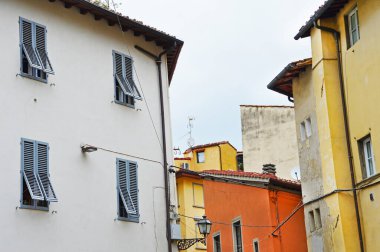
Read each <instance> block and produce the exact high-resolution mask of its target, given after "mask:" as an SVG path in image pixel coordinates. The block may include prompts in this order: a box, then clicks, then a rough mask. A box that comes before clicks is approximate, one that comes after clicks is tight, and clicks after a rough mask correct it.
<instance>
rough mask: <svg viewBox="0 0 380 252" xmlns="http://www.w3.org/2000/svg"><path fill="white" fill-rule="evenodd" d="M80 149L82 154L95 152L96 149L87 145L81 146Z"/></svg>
mask: <svg viewBox="0 0 380 252" xmlns="http://www.w3.org/2000/svg"><path fill="white" fill-rule="evenodd" d="M80 148H81V149H82V152H83V153H86V152H94V151H97V150H98V148H96V147H95V146H91V145H88V144H82V145H81V146H80Z"/></svg>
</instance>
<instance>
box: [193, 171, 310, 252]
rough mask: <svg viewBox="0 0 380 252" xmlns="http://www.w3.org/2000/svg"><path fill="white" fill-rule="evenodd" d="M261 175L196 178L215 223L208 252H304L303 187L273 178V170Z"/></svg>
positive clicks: (215, 174)
mask: <svg viewBox="0 0 380 252" xmlns="http://www.w3.org/2000/svg"><path fill="white" fill-rule="evenodd" d="M263 170H264V171H263V173H255V172H241V171H220V170H219V171H218V170H210V171H203V172H202V173H200V175H201V177H203V186H204V202H205V211H206V215H207V218H208V219H209V220H210V221H211V222H212V223H213V225H212V229H211V233H210V235H209V236H208V238H207V251H209V252H220V251H223V252H224V251H228V252H258V251H265V252H272V251H273V252H275V251H281V252H286V251H289V252H294V251H297V252H302V251H307V244H306V232H305V224H304V214H303V207H301V206H302V197H301V185H300V184H299V183H298V182H295V181H290V180H285V179H281V178H278V177H277V176H275V167H274V166H273V165H269V166H265V167H264V168H263ZM295 209H298V211H296V212H295V214H294V215H292V213H293V211H294V210H295ZM291 215H292V216H291ZM289 216H291V218H289V220H288V221H286V220H287V218H288V217H289ZM282 222H284V223H282ZM274 231H275V232H274ZM272 233H273V234H272Z"/></svg>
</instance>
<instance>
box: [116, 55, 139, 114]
mask: <svg viewBox="0 0 380 252" xmlns="http://www.w3.org/2000/svg"><path fill="white" fill-rule="evenodd" d="M113 60H114V85H115V101H116V102H117V103H119V104H124V105H128V106H131V107H133V106H134V104H135V99H137V100H142V98H141V95H140V92H139V91H138V89H137V87H136V85H135V82H134V80H133V60H132V59H131V58H130V57H128V56H126V55H125V54H122V53H118V52H115V51H114V52H113Z"/></svg>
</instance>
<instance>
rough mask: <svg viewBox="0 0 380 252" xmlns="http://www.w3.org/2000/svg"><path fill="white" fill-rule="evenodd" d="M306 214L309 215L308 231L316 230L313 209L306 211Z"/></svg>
mask: <svg viewBox="0 0 380 252" xmlns="http://www.w3.org/2000/svg"><path fill="white" fill-rule="evenodd" d="M308 216H309V231H310V233H313V232H314V231H315V230H316V227H315V216H314V210H310V211H309V212H308Z"/></svg>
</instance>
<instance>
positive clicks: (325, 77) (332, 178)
mask: <svg viewBox="0 0 380 252" xmlns="http://www.w3.org/2000/svg"><path fill="white" fill-rule="evenodd" d="M359 24H360V26H359ZM379 24H380V1H375V0H357V1H353V0H351V1H346V0H345V1H343V0H328V1H326V2H325V4H324V5H323V6H321V7H320V9H319V10H317V11H316V12H315V14H314V15H313V16H312V17H311V19H310V20H309V21H308V22H307V23H306V25H305V26H303V27H302V28H301V29H300V31H299V33H298V34H297V35H296V37H295V39H299V38H304V37H309V36H310V38H311V49H312V58H311V59H306V60H301V61H297V62H292V63H290V64H289V65H288V66H287V67H285V69H284V70H283V71H281V72H280V73H279V74H278V75H277V76H276V78H275V79H274V80H273V81H272V82H271V83H270V84H269V85H268V88H270V89H272V90H274V91H277V92H279V93H282V94H284V95H286V96H288V99H289V100H293V99H294V107H295V113H296V126H297V127H296V128H297V138H298V148H299V154H300V157H299V158H300V166H301V180H302V193H303V196H304V204H305V208H304V209H305V222H306V223H305V224H306V228H307V238H308V247H309V251H355V252H356V251H379V248H380V233H379V232H378V230H379V228H378V227H379V224H380V215H379V209H380V198H379V196H380V184H379V181H380V179H379V178H380V174H379V173H378V172H377V168H376V167H380V163H379V159H377V157H379V156H380V116H379V115H380V112H379V111H378V109H379V108H380V99H378V98H377V95H378V94H379V93H380V85H379V84H378V79H379V77H380V71H379V69H380V47H379V43H380V31H379V29H378V25H379Z"/></svg>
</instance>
